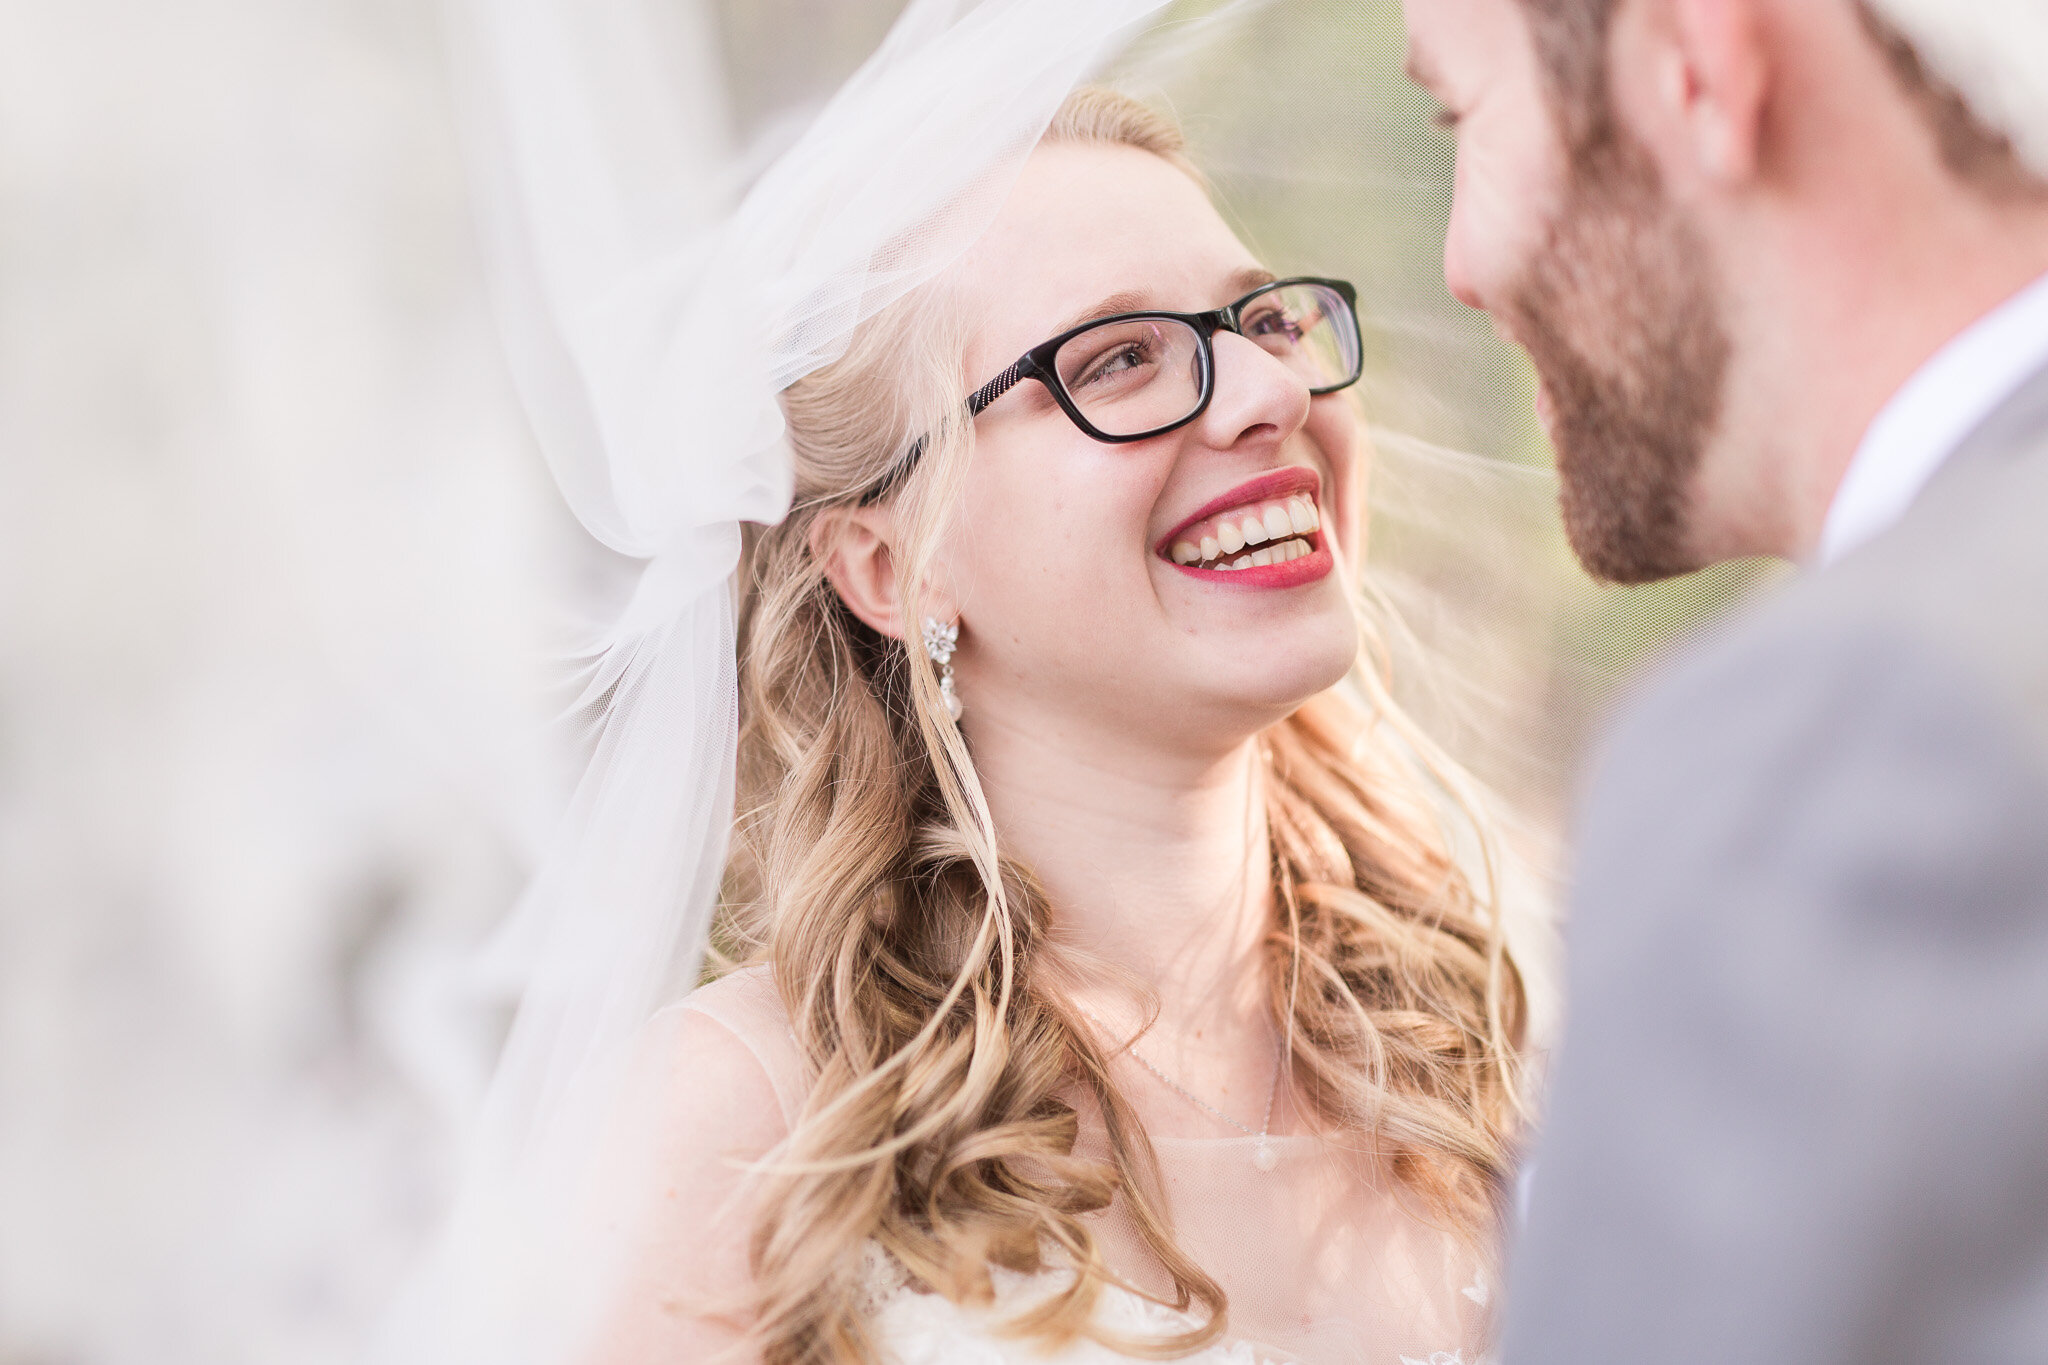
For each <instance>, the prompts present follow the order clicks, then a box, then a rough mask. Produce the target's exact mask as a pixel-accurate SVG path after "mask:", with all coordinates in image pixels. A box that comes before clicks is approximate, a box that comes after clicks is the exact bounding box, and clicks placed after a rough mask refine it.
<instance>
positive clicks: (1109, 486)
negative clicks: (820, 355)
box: [599, 92, 1521, 1365]
mask: <svg viewBox="0 0 2048 1365" xmlns="http://www.w3.org/2000/svg"><path fill="white" fill-rule="evenodd" d="M1358 374H1359V336H1358V329H1357V321H1356V317H1355V315H1354V313H1353V308H1352V296H1351V290H1350V288H1349V287H1348V286H1346V285H1344V284H1342V283H1340V282H1336V281H1327V280H1276V279H1274V278H1273V277H1272V276H1271V275H1270V273H1269V272H1267V271H1266V270H1264V269H1263V268H1262V267H1261V266H1260V265H1259V263H1258V262H1257V261H1256V260H1255V259H1254V258H1253V257H1252V256H1251V255H1250V253H1249V252H1247V251H1246V249H1245V248H1244V247H1243V245H1241V244H1240V243H1239V241H1238V240H1237V239H1236V237H1234V236H1233V235H1232V233H1231V232H1230V230H1229V229H1228V228H1227V227H1226V226H1225V225H1224V223H1223V221H1222V219H1221V218H1220V217H1219V216H1218V214H1217V213H1216V211H1215V210H1214V208H1212V207H1211V205H1210V203H1209V201H1208V199H1207V197H1206V196H1205V194H1204V191H1203V188H1202V185H1201V182H1200V180H1199V178H1198V176H1197V175H1196V174H1195V172H1194V170H1193V169H1192V168H1191V167H1190V166H1189V165H1188V163H1187V162H1186V161H1185V160H1184V158H1183V155H1182V152H1181V147H1180V142H1179V140H1178V138H1177V136H1176V135H1175V133H1174V131H1173V130H1172V129H1171V128H1170V127H1169V126H1168V125H1167V124H1166V123H1164V122H1163V121H1162V120H1161V119H1160V118H1158V117H1157V116H1155V115H1153V114H1151V113H1149V112H1147V111H1146V110H1145V109H1143V108H1141V107H1139V106H1137V105H1134V104H1132V103H1130V102H1128V101H1126V100H1124V99H1122V98H1119V97H1117V96H1113V95H1108V94H1103V93H1095V92H1083V93H1081V94H1078V95H1076V96H1075V97H1073V98H1071V99H1070V100H1068V101H1067V103H1066V104H1065V105H1064V106H1063V107H1062V108H1061V109H1060V111H1059V113H1058V114H1057V116H1056V117H1055V118H1054V120H1053V123H1052V125H1051V128H1050V130H1049V131H1048V132H1047V134H1046V135H1045V138H1044V140H1043V142H1042V144H1041V145H1040V147H1039V149H1038V150H1037V151H1036V152H1035V153H1034V154H1033V155H1032V156H1031V158H1030V160H1029V162H1028V163H1027V164H1026V166H1025V168H1024V171H1023V174H1022V177H1021V179H1020V180H1019V181H1018V183H1017V185H1016V187H1015V190H1014V191H1013V193H1012V194H1011V196H1010V198H1009V201H1008V203H1007V204H1006V206H1005V207H1004V208H1003V209H1002V211H1001V212H1000V213H999V214H998V216H997V217H996V219H995V221H994V223H993V224H992V225H991V227H990V228H989V230H988V231H987V232H986V234H985V235H984V236H983V237H982V238H981V240H980V241H978V242H977V243H976V244H975V245H974V247H973V248H972V249H971V250H970V251H969V252H968V254H967V255H966V256H965V257H964V258H963V259H962V260H960V261H959V262H958V263H957V265H956V266H954V267H953V268H952V269H950V270H949V271H947V272H946V273H945V274H943V275H942V276H941V277H940V278H938V279H937V280H935V281H934V282H932V283H931V284H929V285H926V286H924V287H923V288H922V289H920V290H918V291H916V292H915V293H913V294H911V295H910V296H908V297H906V298H905V299H904V300H902V301H901V302H899V303H898V304H896V305H894V306H893V307H892V308H890V309H889V310H887V311H885V312H884V313H882V314H881V315H879V316H878V317H876V318H875V319H874V320H872V321H871V322H870V323H869V324H867V325H866V326H865V327H864V328H863V329H861V330H860V331H859V332H858V333H857V334H856V336H855V339H854V341H853V344H852V346H851V348H850V350H849V352H848V354H847V355H846V356H845V357H844V358H842V359H841V360H839V361H838V362H836V363H834V364H832V365H829V366H827V367H825V368H824V369H822V370H820V371H818V372H817V373H816V374H814V375H812V376H810V377H809V378H807V379H805V380H803V381H801V382H799V383H797V384H796V385H794V386H792V387H791V388H790V389H789V390H788V391H787V392H786V394H785V395H784V408H785V410H786V412H787V415H788V421H789V431H790V438H791V444H792V446H793V448H794V450H795V453H796V510H795V511H794V512H793V513H792V514H791V515H790V516H789V517H788V518H786V519H785V520H783V521H782V522H781V523H780V524H779V525H778V526H776V527H774V528H773V529H768V530H762V531H760V532H758V533H757V534H755V535H753V536H752V537H751V539H750V543H749V546H748V550H747V554H746V557H745V560H744V566H743V582H744V585H745V589H744V591H745V596H744V603H743V607H742V612H743V615H742V629H741V674H740V685H741V699H742V730H741V740H740V746H741V747H740V774H741V782H742V790H741V800H740V807H741V810H742V811H743V812H744V813H745V814H744V817H743V822H742V841H741V844H740V847H739V850H738V852H737V854H736V856H735V859H734V863H733V867H732V876H731V883H732V885H733V886H734V887H735V888H736V889H737V890H738V894H737V895H734V896H732V897H731V898H730V900H729V904H728V910H727V912H726V918H725V922H724V924H723V926H722V931H721V932H720V933H719V935H718V937H719V938H720V939H721V940H722V941H724V942H726V943H727V944H729V945H732V950H733V952H734V953H735V955H736V956H737V957H738V959H739V961H740V963H741V965H738V966H737V967H735V968H734V969H732V970H730V971H728V972H727V973H726V974H725V975H724V976H723V977H722V978H721V979H719V980H718V981H717V982H716V983H715V984H712V985H709V986H707V987H705V988H703V989H701V990H699V991H697V992H696V993H695V994H693V995H692V996H690V997H689V999H688V1000H687V1001H686V1002H685V1003H684V1004H683V1005H682V1006H680V1007H679V1008H677V1009H675V1010H673V1011H671V1012H670V1013H669V1014H668V1015H667V1016H665V1017H664V1019H663V1021H662V1023H663V1027H662V1029H661V1030H660V1036H661V1037H662V1039H663V1041H662V1042H661V1044H659V1045H658V1046H657V1047H656V1048H655V1049H654V1050H653V1055H654V1056H655V1057H656V1058H657V1059H659V1060H657V1061H656V1062H655V1063H654V1065H653V1069H652V1073H651V1074H650V1076H649V1077H648V1078H647V1080H646V1081H645V1082H644V1083H643V1085H644V1088H645V1093H649V1094H657V1093H658V1094H659V1095H660V1096H661V1099H660V1100H659V1101H658V1102H652V1101H651V1103H654V1104H655V1108H656V1110H657V1112H658V1114H659V1118H658V1130H659V1131H660V1133H661V1136H660V1137H659V1139H657V1140H656V1142H655V1143H654V1145H653V1150H654V1151H655V1152H656V1153H658V1157H659V1159H658V1161H657V1162H656V1163H655V1164H654V1165H653V1166H651V1167H650V1168H649V1170H648V1172H647V1182H648V1183H647V1184H646V1185H645V1186H644V1187H642V1188H641V1189H640V1191H639V1194H640V1196H641V1197H640V1198H639V1199H638V1200H637V1201H633V1200H631V1199H630V1198H629V1199H628V1200H627V1201H626V1203H627V1207H629V1208H631V1207H636V1206H637V1207H638V1208H640V1209H641V1210H643V1211H644V1212H645V1213H646V1214H648V1215H650V1216H648V1217H646V1218H645V1219H644V1220H643V1226H644V1232H643V1235H644V1239H645V1240H644V1247H643V1254H644V1264H643V1267H642V1271H641V1273H640V1274H639V1275H637V1276H635V1277H634V1278H633V1280H632V1281H631V1282H632V1283H633V1284H635V1285H637V1286H641V1287H642V1288H641V1290H640V1291H639V1292H635V1293H631V1294H628V1295H626V1296H624V1297H623V1298H622V1300H621V1301H620V1302H619V1303H618V1304H617V1305H616V1313H615V1315H614V1317H613V1319H612V1321H611V1324H610V1329H609V1330H610V1335H609V1336H608V1338H607V1342H606V1346H605V1349H604V1350H603V1352H602V1353H601V1354H600V1356H599V1358H600V1359H603V1360H606V1361H618V1362H627V1361H633V1362H639V1361H645V1362H649V1365H652V1362H657V1361H680V1360H704V1359H708V1358H712V1357H713V1356H714V1355H715V1353H716V1350H717V1349H718V1348H724V1347H731V1348H736V1349H743V1350H745V1351H748V1352H750V1353H754V1354H755V1355H757V1356H758V1358H760V1359H763V1360H766V1361H771V1362H797V1361H826V1360H835V1361H836V1360H866V1359H876V1358H881V1359H888V1360H894V1361H902V1362H906V1363H908V1362H923V1361H930V1362H941V1361H959V1360H978V1359H1010V1358H1013V1356H1014V1358H1017V1359H1027V1358H1043V1357H1037V1356H1027V1355H1026V1354H1025V1353H1024V1350H1023V1346H1024V1345H1025V1344H1027V1343H1032V1344H1036V1345H1038V1346H1040V1347H1051V1348H1054V1349H1059V1348H1065V1349H1067V1350H1068V1351H1069V1352H1070V1354H1069V1355H1067V1356H1060V1357H1057V1358H1059V1359H1072V1360H1077V1361H1078V1360H1095V1359H1104V1358H1119V1357H1118V1356H1117V1353H1118V1352H1125V1353H1130V1354H1140V1353H1142V1354H1143V1355H1145V1356H1148V1357H1151V1356H1156V1355H1158V1354H1159V1353H1160V1352H1161V1351H1188V1350H1193V1349H1196V1348H1201V1347H1204V1346H1207V1347H1208V1348H1209V1349H1208V1352H1207V1353H1206V1354H1203V1355H1201V1356H1200V1357H1199V1358H1200V1359H1204V1360H1209V1359H1214V1360H1219V1361H1220V1360H1233V1361H1235V1360H1247V1361H1248V1360H1254V1359H1266V1358H1269V1357H1271V1358H1283V1359H1284V1358H1299V1359H1303V1360H1309V1361H1317V1362H1322V1361H1329V1362H1339V1361H1342V1362H1351V1361H1360V1362H1363V1361H1386V1362H1389V1365H1392V1363H1393V1362H1396V1361H1399V1360H1402V1359H1416V1360H1430V1359H1436V1360H1444V1359H1457V1358H1459V1357H1460V1353H1463V1358H1464V1359H1466V1360H1468V1361H1469V1360H1474V1359H1476V1358H1477V1355H1476V1353H1477V1351H1478V1350H1479V1349H1480V1348H1481V1347H1482V1346H1483V1344H1484V1340H1485V1312H1484V1309H1485V1306H1486V1304H1487V1300H1488V1297H1489V1296H1488V1289H1487V1286H1488V1284H1489V1282H1490V1281H1489V1276H1490V1270H1489V1267H1490V1263H1491V1257H1490V1252H1491V1248H1492V1246H1493V1240H1494V1235H1495V1227H1494V1220H1495V1216H1496V1213H1497V1211H1498V1206H1499V1201H1500V1195H1501V1192H1502V1189H1503V1187H1504V1185H1505V1183H1506V1181H1507V1179H1508V1165H1509V1157H1508V1147H1509V1143H1510V1125H1511V1117H1512V1113H1513V1098H1512V1088H1513V1075H1514V1050H1515V1045H1516V1031H1517V1028H1518V1024H1519V1020H1520V1017H1521V1001H1520V995H1519V987H1518V983H1517V978H1516V974H1515V969H1514V967H1513V965H1512V964H1511V963H1510V961H1509V960H1508V957H1507V954H1506V950H1505V948H1504V945H1503V943H1502V940H1501V933H1500V929H1499V927H1498V917H1497V916H1496V915H1494V914H1493V913H1492V912H1491V910H1490V908H1489V907H1488V906H1487V905H1486V904H1485V903H1484V901H1483V900H1482V899H1481V897H1480V895H1479V893H1478V891H1477V889H1476V888H1475V886H1474V885H1473V883H1472V881H1471V880H1468V878H1467V877H1466V875H1465V874H1464V873H1463V872H1461V870H1460V868H1459V865H1458V863H1457V861H1456V859H1455V858H1454V857H1453V853H1452V848H1451V845H1450V840H1449V837H1448V836H1447V835H1446V834H1445V833H1444V832H1443V831H1442V829H1441V828H1440V822H1439V820H1438V818H1437V816H1436V813H1435V812H1436V808H1437V803H1438V801H1439V799H1440V798H1439V794H1438V793H1439V791H1440V790H1441V789H1442V788H1443V786H1444V785H1447V784H1437V785H1433V784H1432V782H1431V780H1430V778H1429V777H1428V776H1426V769H1425V768H1424V767H1423V765H1422V764H1421V763H1420V762H1419V758H1420V756H1422V755H1425V754H1427V753H1429V748H1428V746H1427V744H1426V743H1425V742H1424V741H1423V740H1422V739H1421V738H1420V737H1419V736H1417V735H1416V734H1414V733H1413V732H1412V730H1410V729H1408V728H1407V727H1406V726H1404V725H1403V723H1402V721H1401V718H1400V715H1399V712H1398V711H1397V710H1395V708H1394V707H1393V706H1392V704H1391V703H1390V702H1389V700H1388V698H1387V696H1386V694H1385V692H1384V690H1383V689H1382V688H1381V687H1380V686H1379V684H1378V681H1377V679H1378V673H1377V670H1376V666H1375V665H1374V663H1373V661H1372V658H1371V655H1370V653H1369V652H1368V653H1367V654H1366V655H1365V656H1364V657H1363V658H1362V657H1361V654H1360V645H1361V623H1362V622H1363V621H1364V620H1365V619H1366V618H1365V615H1364V612H1363V611H1362V607H1361V602H1360V600H1359V595H1358V593H1357V591H1356V588H1355V583H1356V580H1357V572H1356V565H1357V556H1358V554H1359V543H1360V535H1361V520H1360V505H1361V502H1362V500H1363V498H1364V496H1365V492H1366V484H1367V465H1368V456H1369V451H1368V447H1367V444H1366V441H1365V437H1364V433H1363V430H1362V427H1361V422H1360V418H1359V413H1358V409H1357V407H1356V405H1355V403H1354V402H1353V400H1352V399H1351V398H1350V397H1349V396H1348V395H1347V393H1346V392H1345V390H1346V389H1347V387H1348V386H1349V385H1351V384H1352V383H1353V381H1355V380H1356V379H1357V378H1358ZM963 375H965V376H969V377H970V378H969V382H970V383H972V384H976V385H979V387H978V388H976V390H975V392H974V393H973V396H972V397H971V398H970V399H969V400H968V402H967V404H966V411H965V412H964V413H961V414H960V417H959V418H958V419H956V420H951V421H949V420H948V414H949V413H951V412H953V411H954V410H956V409H957V408H958V407H959V403H960V399H961V397H962V396H963V395H962V392H961V391H960V389H959V383H960V378H961V376H963ZM990 376H993V377H992V378H991V377H990ZM984 379H986V381H987V382H986V383H982V381H983V380H984ZM912 414H916V415H917V416H919V417H920V418H924V419H926V420H928V421H929V422H930V423H931V424H932V428H933V429H932V430H929V431H924V432H916V433H913V432H912V431H911V423H910V420H909V419H910V416H911V415H912ZM919 438H921V439H919ZM906 446H907V447H908V448H909V449H908V453H907V454H906ZM906 466H907V467H906ZM1367 639H1368V640H1369V637H1367ZM934 669H935V670H936V675H935V685H933V679H932V678H930V677H928V676H927V675H929V674H931V673H932V672H933V670H934ZM921 684H924V685H921ZM949 703H950V705H949ZM954 709H957V713H958V726H957V728H956V727H955V725H954V723H953V719H952V715H951V714H950V712H951V711H952V710H954ZM628 1188H630V1187H628ZM629 1216H630V1215H629ZM735 1358H743V1357H738V1356H736V1357H735Z"/></svg>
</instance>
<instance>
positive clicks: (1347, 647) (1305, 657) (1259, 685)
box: [1190, 621, 1358, 730]
mask: <svg viewBox="0 0 2048 1365" xmlns="http://www.w3.org/2000/svg"><path fill="white" fill-rule="evenodd" d="M1357 657H1358V637H1357V633H1356V631H1355V630H1354V629H1353V628H1351V626H1350V624H1349V622H1348V621H1347V622H1346V623H1345V628H1344V629H1343V630H1341V631H1339V630H1331V631H1325V632H1318V634H1317V637H1316V638H1313V639H1309V640H1296V641H1288V642H1284V643H1279V642H1276V643H1275V644H1274V646H1273V647H1272V648H1270V649H1268V650H1266V651H1264V652H1263V653H1261V654H1259V655H1257V656H1255V657H1241V658H1238V659H1236V660H1234V661H1232V663H1231V665H1230V666H1229V667H1227V668H1220V669H1219V668H1211V669H1209V670H1207V671H1205V672H1204V673H1203V674H1202V675H1201V676H1200V677H1199V678H1198V679H1191V680H1190V681H1191V682H1192V683H1193V684H1194V685H1195V687H1196V688H1197V689H1198V690H1200V691H1205V692H1207V693H1208V694H1209V697H1210V698H1211V704H1212V705H1214V706H1216V707H1217V708H1218V709H1222V710H1229V709H1232V708H1233V707H1235V708H1237V709H1240V710H1242V711H1243V712H1244V714H1245V716H1246V725H1247V728H1248V729H1252V730H1259V729H1264V728H1265V727H1266V726H1267V725H1270V724H1272V723H1273V722H1274V721H1276V720H1279V719H1281V718H1282V717H1284V716H1287V715H1291V714H1292V713H1293V712H1294V711H1295V710H1296V708H1298V707H1300V706H1301V705H1302V704H1303V703H1304V702H1306V701H1308V700H1309V699H1310V698H1312V697H1315V696H1318V695H1320V694H1321V693H1323V692H1327V691H1328V690H1329V689H1330V688H1332V687H1335V686H1336V685H1337V684H1338V683H1340V682H1342V681H1343V680H1344V678H1345V675H1347V674H1348V673H1350V671H1351V667H1352V665H1353V663H1354V662H1355V661H1356V660H1357Z"/></svg>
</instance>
